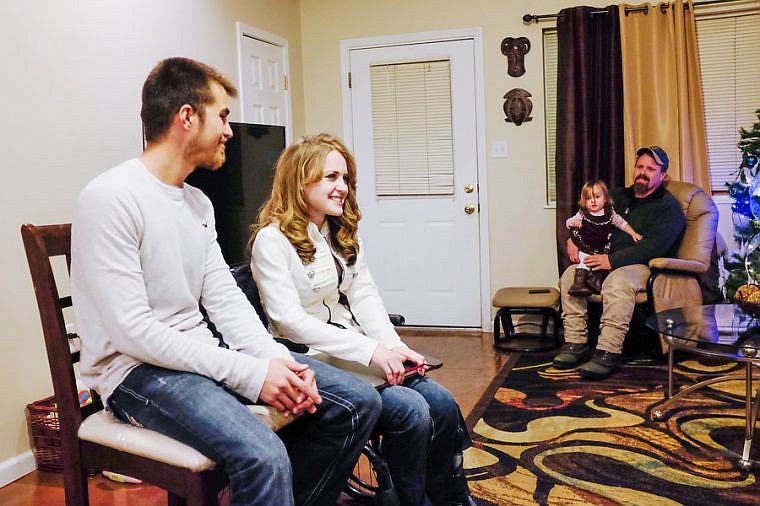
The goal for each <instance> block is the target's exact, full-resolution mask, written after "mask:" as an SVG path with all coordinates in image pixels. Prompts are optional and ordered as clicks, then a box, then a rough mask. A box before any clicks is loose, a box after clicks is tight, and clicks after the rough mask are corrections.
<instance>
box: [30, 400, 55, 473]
mask: <svg viewBox="0 0 760 506" xmlns="http://www.w3.org/2000/svg"><path fill="white" fill-rule="evenodd" d="M26 421H27V423H28V425H29V435H30V436H31V439H32V452H33V453H34V460H35V461H36V462H37V468H38V469H40V470H42V471H53V472H57V473H60V472H61V471H62V470H63V460H62V457H61V424H60V422H59V420H58V408H57V407H56V404H55V399H54V398H53V397H52V396H51V397H48V398H46V399H42V400H40V401H36V402H33V403H31V404H27V406H26Z"/></svg>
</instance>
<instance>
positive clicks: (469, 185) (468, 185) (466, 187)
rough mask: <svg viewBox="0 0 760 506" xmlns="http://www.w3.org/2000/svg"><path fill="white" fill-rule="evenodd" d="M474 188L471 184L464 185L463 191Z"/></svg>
mask: <svg viewBox="0 0 760 506" xmlns="http://www.w3.org/2000/svg"><path fill="white" fill-rule="evenodd" d="M474 190H475V188H474V187H473V186H472V185H471V184H466V185H464V192H465V193H472V192H473V191H474Z"/></svg>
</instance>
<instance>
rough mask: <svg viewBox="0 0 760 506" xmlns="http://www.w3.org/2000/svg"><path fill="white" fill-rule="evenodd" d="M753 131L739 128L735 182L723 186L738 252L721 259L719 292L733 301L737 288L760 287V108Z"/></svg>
mask: <svg viewBox="0 0 760 506" xmlns="http://www.w3.org/2000/svg"><path fill="white" fill-rule="evenodd" d="M755 114H757V122H756V123H755V124H754V125H752V128H751V129H749V130H746V129H744V128H740V129H739V143H738V144H737V146H738V147H739V149H741V150H742V161H741V165H739V169H738V173H737V176H736V180H735V181H734V182H732V183H726V186H728V194H729V195H730V196H731V198H732V199H733V200H734V202H733V203H732V204H731V211H732V222H733V225H734V240H735V241H736V242H737V244H739V247H738V248H737V249H733V250H728V251H726V252H725V253H724V254H723V255H722V256H721V258H720V271H721V276H720V281H721V290H722V291H723V295H724V296H725V298H726V299H728V300H729V301H731V302H733V301H734V294H735V293H736V289H737V288H739V287H740V286H741V285H744V284H747V283H753V284H760V277H758V278H756V277H755V275H758V276H760V248H759V247H758V246H760V174H758V172H759V170H758V169H760V165H758V158H759V157H760V109H758V110H757V111H755Z"/></svg>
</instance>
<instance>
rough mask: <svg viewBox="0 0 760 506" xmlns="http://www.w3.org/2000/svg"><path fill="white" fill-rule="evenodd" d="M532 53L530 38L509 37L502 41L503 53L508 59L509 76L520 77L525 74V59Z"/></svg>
mask: <svg viewBox="0 0 760 506" xmlns="http://www.w3.org/2000/svg"><path fill="white" fill-rule="evenodd" d="M528 51H530V41H529V40H528V37H518V38H513V37H507V38H505V39H504V40H502V41H501V52H502V54H503V55H504V56H506V57H507V74H509V75H510V76H512V77H520V76H521V75H523V74H524V73H525V61H524V60H525V58H523V57H524V56H525V55H526V54H528Z"/></svg>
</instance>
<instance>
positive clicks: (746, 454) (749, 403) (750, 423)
mask: <svg viewBox="0 0 760 506" xmlns="http://www.w3.org/2000/svg"><path fill="white" fill-rule="evenodd" d="M752 379H753V377H752V363H751V362H747V369H746V371H745V381H746V387H745V394H746V398H745V407H746V417H745V427H744V448H743V449H742V458H741V460H740V461H739V465H740V466H741V467H742V469H749V468H751V467H752V460H750V451H751V450H752V440H753V439H754V436H755V424H756V422H757V413H758V410H760V388H759V389H758V390H757V391H756V392H755V395H754V399H753V395H752Z"/></svg>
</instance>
